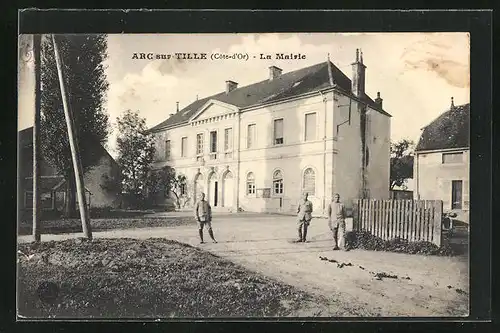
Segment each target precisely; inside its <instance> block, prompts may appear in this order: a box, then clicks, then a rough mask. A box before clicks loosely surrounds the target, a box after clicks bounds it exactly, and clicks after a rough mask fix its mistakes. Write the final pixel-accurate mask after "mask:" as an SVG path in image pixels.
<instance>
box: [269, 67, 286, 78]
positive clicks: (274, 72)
mask: <svg viewBox="0 0 500 333" xmlns="http://www.w3.org/2000/svg"><path fill="white" fill-rule="evenodd" d="M281 72H283V70H282V69H281V68H279V67H276V66H270V67H269V81H272V80H274V79H276V78H278V77H279V76H280V75H281Z"/></svg>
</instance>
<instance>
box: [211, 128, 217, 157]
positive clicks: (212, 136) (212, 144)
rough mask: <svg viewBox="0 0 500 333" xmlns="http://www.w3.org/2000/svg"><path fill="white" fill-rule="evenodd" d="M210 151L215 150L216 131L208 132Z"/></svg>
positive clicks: (214, 151)
mask: <svg viewBox="0 0 500 333" xmlns="http://www.w3.org/2000/svg"><path fill="white" fill-rule="evenodd" d="M210 152H211V153H216V152H217V132H216V131H212V132H210Z"/></svg>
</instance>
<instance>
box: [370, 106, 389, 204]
mask: <svg viewBox="0 0 500 333" xmlns="http://www.w3.org/2000/svg"><path fill="white" fill-rule="evenodd" d="M368 117H369V118H368V119H369V121H368V124H367V125H368V128H367V135H366V146H367V148H368V151H369V153H368V154H369V156H368V165H367V168H366V172H367V188H368V189H369V192H370V197H371V198H374V199H389V196H390V193H389V182H390V158H391V138H390V132H391V129H390V125H391V118H390V117H388V116H386V115H384V114H382V113H380V112H377V111H375V110H373V109H371V108H368Z"/></svg>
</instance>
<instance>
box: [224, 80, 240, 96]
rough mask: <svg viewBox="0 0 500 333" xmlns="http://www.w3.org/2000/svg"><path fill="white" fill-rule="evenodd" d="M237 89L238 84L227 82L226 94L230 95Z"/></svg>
mask: <svg viewBox="0 0 500 333" xmlns="http://www.w3.org/2000/svg"><path fill="white" fill-rule="evenodd" d="M236 88H238V82H234V81H230V80H227V81H226V94H229V93H230V92H231V91H233V90H234V89H236Z"/></svg>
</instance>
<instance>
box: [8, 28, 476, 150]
mask: <svg viewBox="0 0 500 333" xmlns="http://www.w3.org/2000/svg"><path fill="white" fill-rule="evenodd" d="M357 48H360V49H361V50H362V52H363V60H364V64H365V65H366V67H367V68H366V83H365V84H366V88H365V89H366V92H367V94H368V95H369V96H370V97H372V98H373V99H374V98H375V97H376V95H377V92H380V94H381V97H382V98H383V100H384V101H383V104H384V109H385V110H386V111H387V112H389V113H390V114H391V115H392V116H393V118H392V120H391V139H392V140H399V139H403V138H408V139H412V140H414V141H415V142H416V141H418V138H419V135H420V129H421V128H422V127H424V126H425V125H427V124H428V123H429V122H431V121H432V120H433V119H435V118H436V117H437V116H439V115H440V114H441V113H442V112H444V111H446V110H447V109H448V108H449V106H450V100H451V97H454V101H455V105H461V104H465V103H468V102H469V95H470V87H469V82H470V75H469V68H470V65H469V54H470V52H469V35H468V34H467V33H366V34H365V33H301V34H297V33H293V34H288V33H287V34H149V35H143V34H114V35H109V36H108V59H107V60H106V66H107V69H106V74H107V78H108V81H109V91H108V97H107V102H106V109H107V112H108V114H109V118H110V122H111V124H112V125H115V124H116V118H117V117H118V116H120V115H121V114H122V112H124V111H125V110H127V109H131V110H135V111H139V114H140V115H141V116H142V117H144V118H145V119H146V123H147V125H148V126H154V125H156V124H158V123H160V122H162V121H163V120H165V119H166V118H168V116H169V114H170V113H174V112H175V110H176V102H179V105H180V108H181V109H182V108H183V107H185V106H187V105H188V104H190V103H191V102H193V101H194V100H196V97H197V96H199V98H203V97H206V96H209V95H213V94H215V93H219V92H221V91H223V90H224V89H225V81H226V80H232V81H235V82H238V85H239V87H242V86H245V85H248V84H251V83H254V82H258V81H262V80H265V79H267V78H268V71H269V70H268V67H269V66H271V65H275V66H278V67H280V68H281V69H282V70H283V73H286V72H290V71H293V70H296V69H300V68H303V67H307V66H310V65H314V64H317V63H320V62H324V61H326V60H327V58H328V57H329V58H330V60H331V61H332V62H333V63H334V64H335V65H336V66H337V67H338V68H339V69H340V70H342V71H343V72H344V73H345V74H346V75H347V76H348V77H349V78H352V69H351V63H352V62H353V61H354V59H355V53H356V49H357ZM150 52H152V53H154V54H173V53H190V52H197V53H207V55H208V57H209V58H210V55H211V54H215V53H224V54H233V53H242V54H248V55H249V59H248V60H246V61H245V60H233V59H226V60H211V59H207V60H175V59H170V60H161V59H160V60H148V59H142V60H141V59H134V53H150ZM276 52H280V53H285V54H289V53H293V54H298V53H300V54H302V55H305V59H298V60H277V59H275V57H274V54H275V53H276ZM261 53H263V54H271V55H273V57H272V58H273V59H271V60H260V59H259V58H260V57H259V55H260V54H261ZM254 56H255V58H254ZM21 58H22V60H23V61H24V62H25V63H26V64H27V66H20V71H19V81H18V82H19V95H18V101H19V105H18V115H19V121H18V128H19V130H21V129H24V128H27V127H29V126H32V124H33V112H34V111H33V110H34V98H33V92H34V84H33V83H34V74H33V70H32V59H31V58H32V57H30V56H26V57H21ZM115 139H116V131H114V133H113V134H112V135H111V136H110V138H109V140H108V144H107V148H108V150H109V151H110V153H111V154H112V155H116V151H115Z"/></svg>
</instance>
